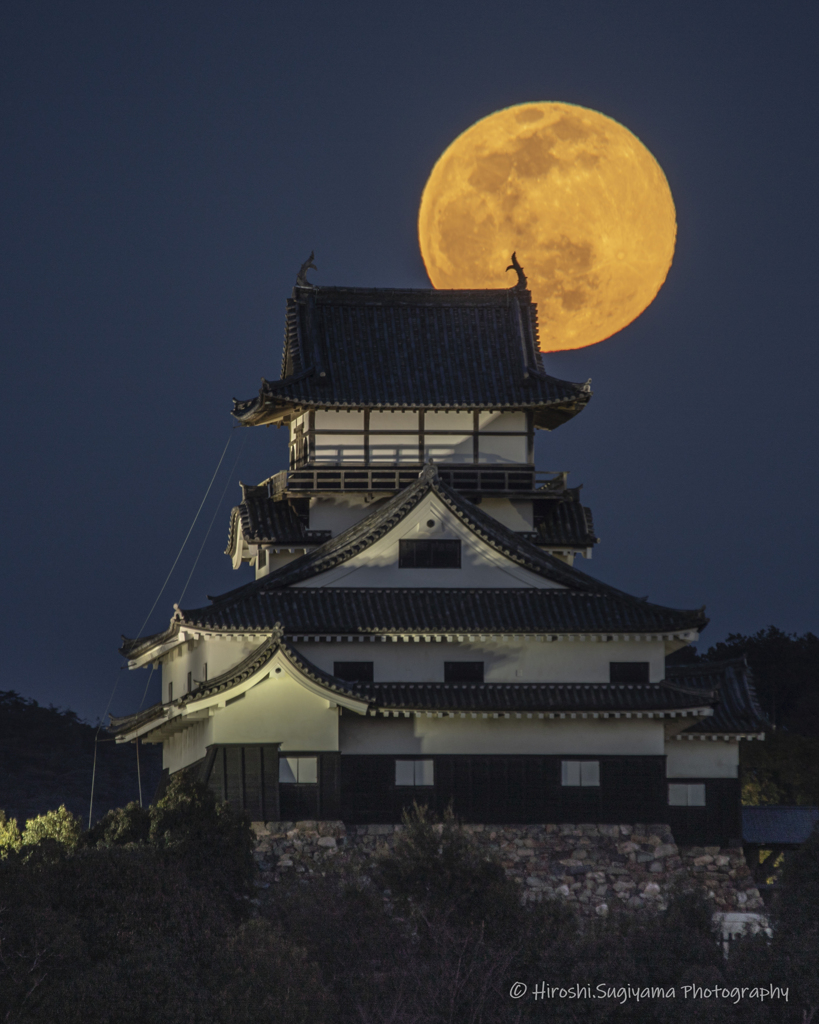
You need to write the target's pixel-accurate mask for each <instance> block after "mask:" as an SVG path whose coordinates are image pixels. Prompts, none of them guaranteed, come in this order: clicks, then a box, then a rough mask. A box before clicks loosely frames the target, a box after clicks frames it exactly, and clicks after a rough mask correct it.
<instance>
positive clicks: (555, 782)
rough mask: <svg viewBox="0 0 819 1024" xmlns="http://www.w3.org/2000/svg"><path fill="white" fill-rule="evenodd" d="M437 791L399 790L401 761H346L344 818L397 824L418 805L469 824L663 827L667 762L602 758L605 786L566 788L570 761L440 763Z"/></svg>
mask: <svg viewBox="0 0 819 1024" xmlns="http://www.w3.org/2000/svg"><path fill="white" fill-rule="evenodd" d="M433 760H434V762H435V786H434V787H425V786H418V787H397V786H396V785H395V757H393V756H382V755H359V756H355V755H347V756H345V757H342V758H341V817H342V818H343V819H344V820H345V821H349V822H351V823H378V822H395V821H400V820H401V811H402V809H403V808H404V807H405V806H407V805H409V804H411V803H412V802H413V800H417V801H418V802H419V803H426V804H428V805H429V806H430V807H431V808H433V809H434V810H435V811H437V812H438V813H441V812H442V811H443V810H444V809H445V808H446V807H447V806H448V805H449V804H450V803H451V804H452V808H453V810H454V812H455V814H456V815H457V816H458V817H459V818H461V819H462V820H464V821H468V822H483V823H487V824H489V823H497V822H509V823H513V822H514V823H517V824H527V823H538V822H578V823H579V822H591V823H598V822H601V823H602V822H609V823H611V824H616V823H619V822H634V821H644V822H663V821H665V820H666V814H665V812H666V811H667V808H666V806H665V758H664V757H662V756H642V757H600V758H595V759H594V760H599V761H600V783H601V784H600V786H599V787H591V786H561V784H560V764H561V761H562V760H565V758H561V757H547V756H534V755H484V756H478V755H465V754H462V755H436V756H435V757H434V758H433Z"/></svg>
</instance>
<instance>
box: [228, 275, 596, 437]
mask: <svg viewBox="0 0 819 1024" xmlns="http://www.w3.org/2000/svg"><path fill="white" fill-rule="evenodd" d="M537 330H538V329H537V309H536V306H535V304H534V303H533V302H532V299H531V295H530V293H529V292H528V291H526V290H520V289H517V288H509V289H506V288H496V289H482V290H475V291H446V290H440V291H437V290H435V289H420V288H413V289H394V288H321V287H314V286H299V285H297V286H296V287H295V288H294V289H293V297H292V298H291V299H289V300H288V302H287V314H286V321H285V343H284V358H283V360H282V371H281V379H280V380H277V381H267V380H263V383H262V388H261V390H260V391H259V395H258V397H257V398H253V399H250V400H248V401H238V400H234V408H233V415H234V416H235V417H236V418H237V419H238V420H239V422H240V423H242V424H245V425H246V426H257V425H260V424H264V423H275V422H283V421H286V420H288V419H289V418H290V416H291V415H292V412H293V410H294V409H298V408H339V409H349V408H358V409H363V408H370V409H373V408H383V409H402V408H419V409H420V408H425V409H430V408H440V409H490V408H491V409H531V410H533V411H534V412H535V425H536V426H538V427H544V428H546V429H553V428H554V427H557V426H559V425H560V424H561V423H564V422H565V421H566V420H567V419H570V418H571V417H572V416H574V415H576V414H577V413H578V412H580V411H581V409H583V408H584V406H585V405H586V403H587V402H588V400H589V398H590V397H591V390H590V388H589V387H588V385H582V384H573V383H570V382H568V381H563V380H558V379H557V378H556V377H551V376H549V375H548V374H547V373H546V371H545V370H544V368H543V362H542V358H541V355H540V352H539V351H538V333H537Z"/></svg>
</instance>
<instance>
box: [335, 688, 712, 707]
mask: <svg viewBox="0 0 819 1024" xmlns="http://www.w3.org/2000/svg"><path fill="white" fill-rule="evenodd" d="M350 685H351V686H354V687H355V690H356V693H357V694H359V695H360V696H364V697H366V698H367V699H368V700H371V701H372V702H373V703H374V704H375V705H376V706H377V707H379V708H396V709H404V708H405V709H407V710H414V709H418V710H430V711H516V712H524V711H525V712H535V711H548V712H551V713H554V712H566V713H567V714H571V713H576V712H581V713H582V712H587V713H588V712H590V713H592V714H602V713H605V712H611V713H615V714H616V713H618V712H632V711H633V712H650V711H672V710H685V709H688V710H693V709H695V708H705V707H708V705H709V700H708V696H709V695H708V694H707V693H705V692H704V691H702V690H700V691H694V692H693V693H692V692H691V691H690V690H681V689H679V688H677V687H674V686H668V685H666V684H665V683H622V684H613V683H355V684H352V683H351V684H350ZM711 698H712V699H713V695H711Z"/></svg>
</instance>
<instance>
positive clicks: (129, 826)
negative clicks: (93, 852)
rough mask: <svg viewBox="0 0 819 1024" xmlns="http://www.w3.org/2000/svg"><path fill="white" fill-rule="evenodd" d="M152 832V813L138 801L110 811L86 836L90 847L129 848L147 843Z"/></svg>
mask: <svg viewBox="0 0 819 1024" xmlns="http://www.w3.org/2000/svg"><path fill="white" fill-rule="evenodd" d="M150 830H151V813H150V811H148V810H145V809H144V808H143V807H140V805H139V804H138V803H137V802H136V801H132V802H131V803H129V804H127V805H126V806H125V807H118V808H116V809H115V810H112V811H108V813H107V814H105V815H103V817H102V818H100V820H99V821H98V822H97V823H96V825H94V827H93V828H92V829H90V830H89V831H88V832H86V834H85V842H86V845H88V846H129V845H131V844H132V843H147V842H148V839H149V837H150Z"/></svg>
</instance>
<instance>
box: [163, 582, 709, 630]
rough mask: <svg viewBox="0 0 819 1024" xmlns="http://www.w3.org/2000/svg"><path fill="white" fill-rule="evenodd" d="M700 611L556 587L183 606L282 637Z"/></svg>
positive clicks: (669, 625)
mask: <svg viewBox="0 0 819 1024" xmlns="http://www.w3.org/2000/svg"><path fill="white" fill-rule="evenodd" d="M698 616H699V612H680V611H676V610H675V609H673V608H662V607H660V606H659V605H652V604H648V602H646V601H639V600H635V599H634V598H631V599H627V598H619V597H617V596H614V595H612V594H606V593H603V594H593V593H591V594H590V593H578V592H576V591H570V590H558V589H556V588H548V589H542V590H541V589H536V588H534V587H526V588H511V587H510V588H498V589H496V590H488V589H480V590H478V589H475V590H466V589H464V590H432V589H427V588H420V587H418V588H407V589H405V590H393V589H390V590H386V589H385V590H378V589H375V588H367V589H361V590H358V589H347V588H342V587H298V588H296V587H286V588H283V589H274V590H257V591H255V592H253V593H247V594H243V595H240V596H238V597H237V598H234V599H230V598H227V599H225V600H222V601H216V602H214V604H212V605H210V606H207V607H205V608H198V609H195V610H193V611H185V612H184V613H183V618H182V622H181V624H182V625H183V627H184V626H190V627H192V628H199V629H217V630H222V629H224V630H237V631H241V630H265V629H269V628H270V627H271V626H272V625H273V623H274V622H282V623H284V625H285V628H286V630H287V633H288V635H290V636H294V635H316V634H318V635H325V634H331V633H332V634H341V635H346V636H368V635H372V634H379V633H401V632H411V633H436V634H446V633H500V634H503V633H570V632H571V633H585V632H587V633H601V632H606V631H612V632H615V633H623V632H630V633H656V632H669V631H679V630H685V629H696V628H698V626H700V625H701V619H699V618H698Z"/></svg>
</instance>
